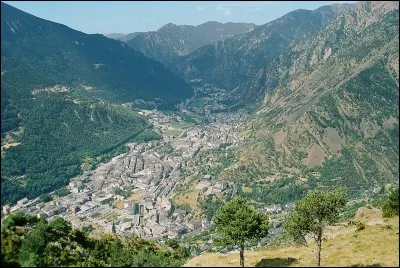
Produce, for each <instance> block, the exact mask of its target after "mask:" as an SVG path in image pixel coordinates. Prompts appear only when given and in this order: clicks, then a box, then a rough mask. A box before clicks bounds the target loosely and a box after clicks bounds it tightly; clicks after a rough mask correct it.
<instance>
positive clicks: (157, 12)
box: [4, 1, 355, 34]
mask: <svg viewBox="0 0 400 268" xmlns="http://www.w3.org/2000/svg"><path fill="white" fill-rule="evenodd" d="M4 2H5V3H7V4H10V5H11V6H13V7H16V8H18V9H21V10H23V11H25V12H28V13H30V14H32V15H35V16H37V17H40V18H43V19H47V20H50V21H54V22H58V23H61V24H64V25H67V26H68V27H71V28H73V29H75V30H78V31H82V32H84V33H88V34H93V33H100V34H110V33H122V34H128V33H133V32H147V31H156V30H157V29H159V28H161V27H162V26H164V25H165V24H167V23H174V24H177V25H194V26H196V25H199V24H202V23H204V22H207V21H218V22H222V23H225V22H251V23H255V24H257V25H262V24H265V23H267V22H269V21H271V20H274V19H277V18H279V17H281V16H283V15H285V14H287V13H289V12H290V11H293V10H296V9H309V10H313V9H316V8H318V7H321V6H324V5H331V4H333V3H343V2H346V1H283V2H282V1H254V2H253V1H134V2H127V1H96V2H94V1H93V2H92V1H4ZM347 2H355V1H347Z"/></svg>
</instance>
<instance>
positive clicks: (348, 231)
mask: <svg viewBox="0 0 400 268" xmlns="http://www.w3.org/2000/svg"><path fill="white" fill-rule="evenodd" d="M355 220H357V221H360V222H363V223H365V229H364V230H360V231H357V230H356V227H355V226H354V225H349V224H348V223H342V224H341V226H333V227H330V228H329V229H328V230H327V232H326V235H325V239H324V241H323V243H322V253H321V256H322V259H321V265H322V266H339V267H343V266H353V267H360V266H364V267H365V266H381V267H382V266H383V267H384V266H386V267H399V219H398V218H391V219H383V218H382V213H381V211H380V210H378V209H367V208H365V207H363V208H360V209H359V210H358V212H357V215H356V217H355ZM312 246H314V245H312ZM245 265H246V266H252V267H254V266H256V267H279V266H281V267H283V266H286V267H287V266H294V267H301V266H315V258H314V255H312V253H311V252H310V251H309V250H308V249H307V248H306V247H303V246H298V247H296V246H291V247H281V248H273V249H265V248H259V249H256V250H248V251H245ZM185 266H187V267H189V266H191V267H196V266H197V267H199V266H213V267H221V266H224V267H228V266H229V267H233V266H239V253H238V252H237V251H233V252H230V253H228V254H220V253H205V254H203V255H200V256H197V257H194V258H192V259H190V260H189V261H188V262H187V263H186V264H185Z"/></svg>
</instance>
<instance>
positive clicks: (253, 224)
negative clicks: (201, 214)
mask: <svg viewBox="0 0 400 268" xmlns="http://www.w3.org/2000/svg"><path fill="white" fill-rule="evenodd" d="M214 222H215V224H216V227H217V228H216V231H217V233H219V234H220V235H221V236H222V239H221V240H220V243H222V244H223V245H236V246H238V247H239V249H240V265H241V266H242V267H244V247H245V243H246V241H247V240H258V239H260V238H262V237H265V236H266V235H267V234H268V224H269V221H268V216H267V215H265V214H263V213H261V212H258V211H257V210H256V209H255V208H254V207H252V206H250V205H249V204H248V203H247V200H246V199H244V198H242V197H238V198H235V199H233V200H231V201H230V202H228V203H226V204H225V205H224V206H223V207H221V208H219V209H218V211H217V213H216V215H215V217H214Z"/></svg>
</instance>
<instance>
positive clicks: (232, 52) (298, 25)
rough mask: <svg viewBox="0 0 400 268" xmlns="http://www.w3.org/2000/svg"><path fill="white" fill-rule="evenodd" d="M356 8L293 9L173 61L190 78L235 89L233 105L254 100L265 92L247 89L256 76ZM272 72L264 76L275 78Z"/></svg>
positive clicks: (178, 70)
mask: <svg viewBox="0 0 400 268" xmlns="http://www.w3.org/2000/svg"><path fill="white" fill-rule="evenodd" d="M352 8H353V5H352V4H342V5H332V6H324V7H321V8H318V9H316V10H314V11H310V10H296V11H293V12H290V13H288V14H286V15H284V16H283V17H281V18H279V19H276V20H274V21H271V22H269V23H267V24H264V25H261V26H259V27H257V28H256V29H255V30H253V31H251V32H248V33H244V34H239V35H235V36H234V37H232V38H227V39H225V40H223V41H217V42H214V43H213V44H209V45H206V46H203V47H201V48H199V49H197V50H196V51H194V52H192V53H190V54H189V55H186V56H184V57H180V58H178V59H177V60H176V61H175V62H174V64H173V66H174V70H175V71H176V72H177V73H180V74H181V75H182V76H183V77H185V78H186V79H195V78H201V79H202V80H203V81H204V82H207V83H213V84H216V85H217V86H219V87H223V88H226V89H229V90H232V92H231V95H232V96H231V98H232V104H237V103H242V102H243V101H247V103H254V101H255V100H259V99H260V98H262V97H263V94H264V93H265V92H262V91H261V92H258V91H254V90H253V91H248V90H247V89H248V88H249V87H251V81H252V79H253V78H254V77H255V76H258V75H260V73H262V72H263V70H264V68H266V66H268V65H269V64H270V63H272V61H273V60H274V58H275V57H277V56H279V55H280V54H281V53H283V52H284V51H286V50H288V48H289V46H290V45H291V44H292V43H293V42H297V41H299V40H301V39H309V38H312V36H313V35H314V34H316V33H318V31H320V30H321V29H322V28H323V27H324V26H326V25H327V24H328V23H329V22H330V21H332V20H334V19H335V18H336V17H337V16H338V15H340V14H342V13H343V12H345V11H346V10H349V9H352ZM271 75H273V74H268V76H263V79H267V80H268V79H271V77H270V76H271Z"/></svg>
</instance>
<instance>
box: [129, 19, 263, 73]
mask: <svg viewBox="0 0 400 268" xmlns="http://www.w3.org/2000/svg"><path fill="white" fill-rule="evenodd" d="M254 28H256V25H254V24H252V23H232V22H228V23H219V22H216V21H209V22H206V23H203V24H200V25H198V26H191V25H175V24H173V23H168V24H167V25H165V26H163V27H161V28H160V29H158V30H157V31H154V32H145V33H136V34H130V35H127V36H126V37H124V39H125V40H124V41H125V42H126V43H127V44H128V45H129V46H130V47H132V48H133V49H134V50H137V51H139V52H142V53H143V54H144V55H146V56H147V57H149V58H152V59H154V60H157V61H160V62H161V63H163V64H165V65H166V66H168V65H169V64H171V62H172V60H173V59H175V58H176V57H178V56H184V55H187V54H189V53H191V52H193V51H194V50H196V49H198V48H200V47H202V46H204V45H207V44H210V43H212V42H214V41H220V40H224V39H226V38H229V37H232V36H234V35H236V34H240V33H246V32H250V31H252V30H253V29H254ZM128 38H129V39H128ZM121 40H122V39H121Z"/></svg>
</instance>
